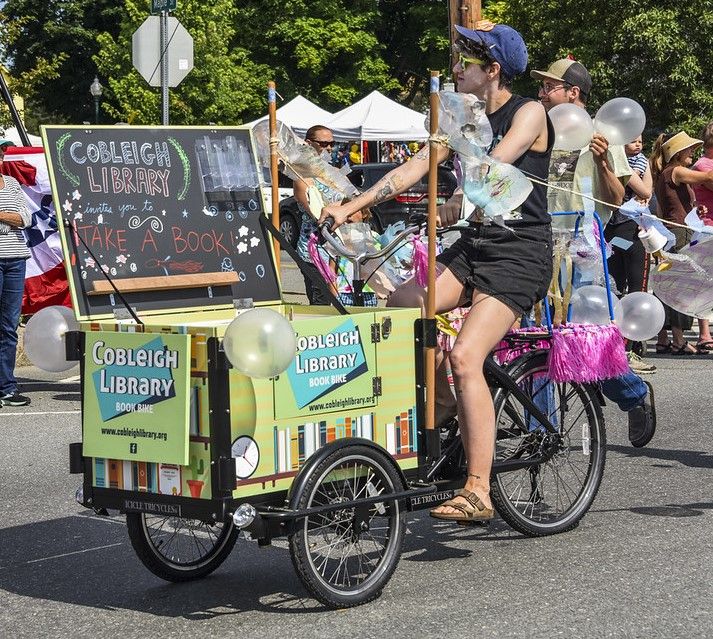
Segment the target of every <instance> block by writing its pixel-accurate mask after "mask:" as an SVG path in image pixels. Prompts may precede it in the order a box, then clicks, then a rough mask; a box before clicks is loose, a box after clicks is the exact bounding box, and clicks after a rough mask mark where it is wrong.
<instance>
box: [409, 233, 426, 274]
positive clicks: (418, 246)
mask: <svg viewBox="0 0 713 639" xmlns="http://www.w3.org/2000/svg"><path fill="white" fill-rule="evenodd" d="M412 244H413V258H412V260H413V269H414V275H415V277H416V284H418V285H419V286H426V285H427V284H428V249H427V248H426V247H425V246H424V245H423V242H421V238H420V237H419V236H418V235H416V236H414V238H413V240H412Z"/></svg>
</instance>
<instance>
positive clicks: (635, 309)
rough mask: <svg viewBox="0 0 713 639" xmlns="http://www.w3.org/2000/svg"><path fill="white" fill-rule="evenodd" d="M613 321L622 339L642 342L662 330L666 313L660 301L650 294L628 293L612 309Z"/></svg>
mask: <svg viewBox="0 0 713 639" xmlns="http://www.w3.org/2000/svg"><path fill="white" fill-rule="evenodd" d="M614 320H615V321H616V323H617V326H618V327H619V330H620V331H621V334H622V335H623V336H624V337H626V338H627V339H630V340H633V341H635V342H643V341H645V340H647V339H650V338H652V337H653V336H654V335H656V334H657V333H658V332H659V331H660V330H661V329H662V328H663V325H664V322H665V321H666V311H665V309H664V306H663V304H662V303H661V300H659V299H658V298H657V297H654V296H653V295H651V293H644V292H637V293H629V294H628V295H624V297H622V298H621V302H620V303H619V305H618V306H617V307H616V309H614Z"/></svg>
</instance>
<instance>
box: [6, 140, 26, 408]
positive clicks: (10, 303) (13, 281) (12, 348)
mask: <svg viewBox="0 0 713 639" xmlns="http://www.w3.org/2000/svg"><path fill="white" fill-rule="evenodd" d="M12 145H13V143H12V141H10V140H6V139H0V406H27V405H28V404H29V403H30V398H29V397H25V396H24V395H20V394H19V393H18V391H17V380H16V379H15V358H16V357H17V326H18V323H19V321H20V310H21V308H22V292H23V290H24V288H25V264H26V262H27V259H28V258H29V257H30V251H29V249H28V248H27V244H26V243H25V239H24V237H23V236H22V231H21V230H20V229H23V228H27V227H28V226H30V224H32V215H31V214H30V212H29V210H28V209H27V205H26V204H25V196H24V195H23V193H22V189H21V188H20V184H19V182H18V181H17V180H16V179H15V178H13V177H10V176H9V175H2V173H3V172H4V171H2V167H1V164H2V162H3V160H4V157H5V151H6V149H7V147H8V146H12Z"/></svg>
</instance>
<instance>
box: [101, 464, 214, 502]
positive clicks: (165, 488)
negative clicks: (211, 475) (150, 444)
mask: <svg viewBox="0 0 713 639" xmlns="http://www.w3.org/2000/svg"><path fill="white" fill-rule="evenodd" d="M186 473H188V474H189V475H190V477H191V479H186V484H187V485H188V489H189V492H190V496H191V497H196V498H197V497H201V496H202V495H201V493H202V492H203V490H202V489H203V486H204V484H205V479H206V478H205V477H204V475H205V465H204V460H203V459H202V458H201V459H198V458H197V457H196V456H195V455H193V456H191V463H190V465H189V466H178V465H176V464H157V463H153V462H135V461H127V460H121V459H102V458H100V457H97V458H95V459H94V485H95V486H96V487H97V488H113V489H115V490H134V491H139V492H142V493H157V494H160V495H173V496H174V497H181V496H188V493H187V492H185V491H184V490H183V480H184V478H185V477H184V475H185V474H186Z"/></svg>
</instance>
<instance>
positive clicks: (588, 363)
mask: <svg viewBox="0 0 713 639" xmlns="http://www.w3.org/2000/svg"><path fill="white" fill-rule="evenodd" d="M542 330H543V329H542V328H541V327H538V326H533V327H530V328H523V329H519V330H517V331H513V333H511V335H514V336H515V337H516V336H517V335H518V334H527V333H536V332H542ZM547 348H549V349H550V354H549V357H548V367H549V378H550V379H551V380H552V381H554V382H577V383H580V384H590V383H593V382H599V381H601V380H603V379H610V378H612V377H619V376H621V375H624V374H625V373H626V372H628V370H629V361H628V360H627V358H626V349H625V348H624V338H623V337H622V335H621V333H620V331H619V328H618V327H617V326H616V325H614V324H607V325H605V326H597V325H596V324H568V325H566V326H561V327H559V328H555V329H554V330H553V332H552V338H551V342H550V340H549V339H547V338H543V339H542V340H538V341H537V342H520V343H518V342H517V341H515V343H514V344H513V343H512V342H508V341H507V340H503V341H502V342H500V344H499V346H498V348H497V352H496V354H495V358H496V359H497V361H498V362H499V363H500V364H508V363H510V362H511V361H513V360H514V359H515V358H517V357H519V356H520V355H522V354H523V353H526V352H528V351H531V350H535V349H547Z"/></svg>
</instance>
